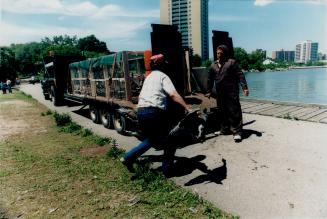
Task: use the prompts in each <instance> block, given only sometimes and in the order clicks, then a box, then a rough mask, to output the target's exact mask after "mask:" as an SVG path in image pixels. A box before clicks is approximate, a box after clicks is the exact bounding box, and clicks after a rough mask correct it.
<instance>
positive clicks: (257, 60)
mask: <svg viewBox="0 0 327 219" xmlns="http://www.w3.org/2000/svg"><path fill="white" fill-rule="evenodd" d="M264 59H265V54H264V52H263V51H262V50H255V51H253V52H252V53H250V55H249V69H256V70H259V71H263V70H265V67H264V65H263V64H262V62H263V61H264Z"/></svg>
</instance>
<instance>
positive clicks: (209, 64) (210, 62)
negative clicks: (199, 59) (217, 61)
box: [202, 59, 212, 67]
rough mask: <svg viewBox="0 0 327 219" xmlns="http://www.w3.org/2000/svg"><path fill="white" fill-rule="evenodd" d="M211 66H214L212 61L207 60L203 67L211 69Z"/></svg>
mask: <svg viewBox="0 0 327 219" xmlns="http://www.w3.org/2000/svg"><path fill="white" fill-rule="evenodd" d="M211 64H212V61H211V60H210V59H207V60H205V61H204V62H203V63H202V66H203V67H209V66H211Z"/></svg>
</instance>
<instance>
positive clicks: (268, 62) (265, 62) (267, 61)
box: [262, 59, 275, 65]
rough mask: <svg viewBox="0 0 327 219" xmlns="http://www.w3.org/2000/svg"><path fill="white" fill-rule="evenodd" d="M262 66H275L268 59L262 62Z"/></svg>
mask: <svg viewBox="0 0 327 219" xmlns="http://www.w3.org/2000/svg"><path fill="white" fill-rule="evenodd" d="M262 64H264V65H269V64H275V62H274V61H272V60H270V59H266V60H265V61H263V62H262Z"/></svg>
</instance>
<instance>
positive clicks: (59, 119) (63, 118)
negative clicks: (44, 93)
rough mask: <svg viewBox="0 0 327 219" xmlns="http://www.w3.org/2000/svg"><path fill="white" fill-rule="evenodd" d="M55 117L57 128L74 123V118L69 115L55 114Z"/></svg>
mask: <svg viewBox="0 0 327 219" xmlns="http://www.w3.org/2000/svg"><path fill="white" fill-rule="evenodd" d="M53 117H54V118H55V122H56V124H57V126H65V125H67V124H68V123H71V122H72V118H71V117H70V115H69V114H68V113H63V114H59V113H57V112H55V113H54V114H53Z"/></svg>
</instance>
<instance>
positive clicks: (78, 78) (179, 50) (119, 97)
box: [42, 24, 217, 138]
mask: <svg viewBox="0 0 327 219" xmlns="http://www.w3.org/2000/svg"><path fill="white" fill-rule="evenodd" d="M152 28H153V32H152V33H151V46H152V50H151V51H150V50H148V51H121V52H116V53H113V54H110V55H106V56H102V57H98V58H92V59H87V60H86V59H85V58H83V57H72V56H52V57H46V58H45V59H44V60H45V65H44V66H45V69H46V77H45V80H44V81H43V82H42V89H43V94H44V97H45V98H46V99H50V100H52V101H53V103H54V105H60V104H64V103H65V102H66V101H70V102H77V103H79V104H81V105H83V106H88V107H89V117H90V119H91V120H92V121H93V122H94V123H99V124H100V123H101V124H102V125H103V126H104V127H106V128H113V129H115V130H116V131H117V132H118V133H120V134H124V135H126V134H131V135H134V134H136V135H137V134H139V130H138V122H137V116H136V105H137V102H138V96H139V94H140V91H141V88H142V84H143V81H144V79H145V77H146V75H147V74H148V73H149V72H150V71H151V69H150V57H151V55H152V54H159V53H161V54H163V55H164V56H165V58H166V60H167V61H168V71H167V75H168V76H169V77H170V78H171V80H172V82H173V84H174V85H175V87H176V89H177V91H178V92H179V93H180V94H181V95H182V96H183V97H184V99H185V100H186V102H187V103H190V104H191V105H192V107H193V108H196V109H204V108H209V110H207V109H205V110H204V111H201V112H202V113H197V114H195V113H193V114H191V116H196V117H197V118H196V121H199V122H198V123H196V124H192V122H191V123H188V122H186V121H185V118H184V110H182V109H181V108H180V107H179V106H177V105H174V106H173V107H171V108H170V109H171V111H170V116H171V121H170V122H171V127H172V129H174V127H176V125H178V124H181V123H179V122H180V121H181V119H183V124H189V126H194V127H186V130H187V129H188V128H189V129H188V130H192V131H191V132H193V131H194V135H193V136H197V138H200V137H203V136H202V134H201V136H200V135H199V130H200V126H201V127H203V126H204V123H205V125H206V127H209V126H210V125H208V124H209V123H210V121H211V123H212V122H213V121H215V119H214V117H215V116H217V113H216V112H217V110H215V107H212V106H214V105H215V102H214V100H208V99H207V98H206V97H204V95H203V94H202V93H201V92H203V87H205V84H206V79H205V78H204V79H202V80H200V81H197V82H196V80H195V79H196V77H194V76H192V69H191V66H190V63H191V62H190V55H189V51H188V50H187V49H185V48H183V47H182V46H181V36H180V33H179V32H178V31H177V27H176V26H171V25H155V24H153V25H152ZM203 72H204V71H203V69H202V75H205V74H203ZM199 84H204V85H200V86H199ZM191 85H193V86H191ZM194 85H196V86H194ZM192 87H193V88H192ZM194 87H196V89H194ZM201 88H202V91H201ZM199 118H200V119H199ZM208 118H209V119H208ZM188 119H191V120H192V118H188ZM193 119H194V118H193ZM194 121H195V120H194ZM200 123H201V124H200ZM184 129H185V127H184ZM175 130H176V128H175ZM207 130H208V129H207ZM187 132H188V131H187Z"/></svg>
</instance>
